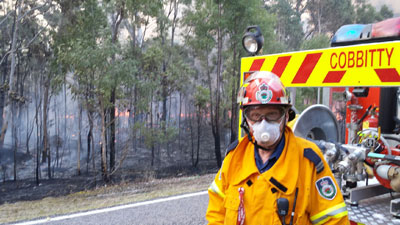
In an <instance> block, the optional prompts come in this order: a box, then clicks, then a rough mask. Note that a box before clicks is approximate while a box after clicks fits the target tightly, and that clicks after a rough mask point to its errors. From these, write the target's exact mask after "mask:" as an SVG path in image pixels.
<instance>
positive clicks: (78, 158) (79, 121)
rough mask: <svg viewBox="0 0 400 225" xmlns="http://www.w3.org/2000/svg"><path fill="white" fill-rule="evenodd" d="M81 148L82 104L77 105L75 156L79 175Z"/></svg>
mask: <svg viewBox="0 0 400 225" xmlns="http://www.w3.org/2000/svg"><path fill="white" fill-rule="evenodd" d="M81 146H82V104H81V103H79V113H78V149H77V151H78V152H77V156H76V158H77V159H76V163H77V164H76V165H77V168H76V169H77V174H78V176H80V175H81Z"/></svg>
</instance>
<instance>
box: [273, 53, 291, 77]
mask: <svg viewBox="0 0 400 225" xmlns="http://www.w3.org/2000/svg"><path fill="white" fill-rule="evenodd" d="M291 57H292V56H290V55H289V56H283V57H279V58H278V59H277V60H276V62H275V65H274V68H272V71H271V72H273V73H274V74H276V75H277V76H278V77H281V76H282V73H283V71H285V69H286V66H287V64H288V63H289V60H290V58H291Z"/></svg>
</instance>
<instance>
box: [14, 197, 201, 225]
mask: <svg viewBox="0 0 400 225" xmlns="http://www.w3.org/2000/svg"><path fill="white" fill-rule="evenodd" d="M207 204H208V195H207V192H206V191H203V192H197V193H192V194H186V195H180V196H173V197H169V198H162V199H156V200H152V201H147V202H140V203H135V204H130V205H123V206H117V207H112V208H106V209H100V210H94V211H88V212H84V213H76V214H71V215H65V216H59V217H52V218H48V219H41V220H35V221H27V222H23V223H18V225H34V224H46V225H53V224H54V225H55V224H57V225H64V224H65V225H67V224H68V225H75V224H79V225H80V224H85V225H92V224H93V225H102V224H104V225H111V224H119V225H123V224H138V225H139V224H140V225H153V224H154V225H156V224H157V225H161V224H163V225H169V224H171V225H172V224H176V225H177V224H184V225H188V224H193V225H202V224H207V221H206V220H205V218H204V215H205V212H206V209H207Z"/></svg>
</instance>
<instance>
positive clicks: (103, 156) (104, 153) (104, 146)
mask: <svg viewBox="0 0 400 225" xmlns="http://www.w3.org/2000/svg"><path fill="white" fill-rule="evenodd" d="M103 109H104V104H103V101H102V100H100V112H101V173H102V177H103V181H104V182H109V176H108V170H107V141H106V114H105V112H104V110H103Z"/></svg>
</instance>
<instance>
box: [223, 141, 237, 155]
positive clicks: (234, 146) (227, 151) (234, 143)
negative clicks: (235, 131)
mask: <svg viewBox="0 0 400 225" xmlns="http://www.w3.org/2000/svg"><path fill="white" fill-rule="evenodd" d="M238 144H239V140H236V141H234V142H232V143H231V144H230V145H229V146H228V147H227V148H226V151H225V156H227V155H228V153H229V152H231V151H232V150H234V149H235V148H236V146H237V145H238Z"/></svg>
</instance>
